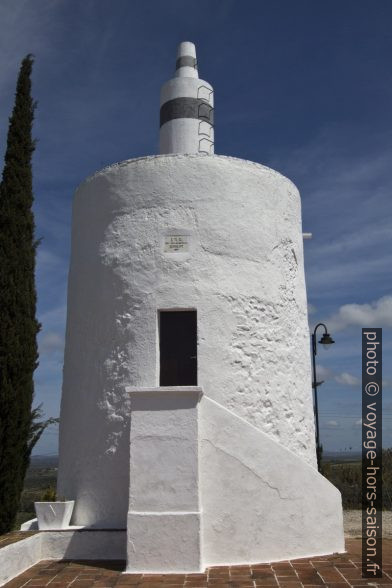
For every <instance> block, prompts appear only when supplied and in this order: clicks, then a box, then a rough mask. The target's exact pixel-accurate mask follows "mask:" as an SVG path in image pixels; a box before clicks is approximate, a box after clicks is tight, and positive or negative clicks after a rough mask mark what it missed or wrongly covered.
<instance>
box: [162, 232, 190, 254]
mask: <svg viewBox="0 0 392 588" xmlns="http://www.w3.org/2000/svg"><path fill="white" fill-rule="evenodd" d="M164 251H165V253H178V252H183V251H184V252H185V251H189V235H166V236H165V247H164Z"/></svg>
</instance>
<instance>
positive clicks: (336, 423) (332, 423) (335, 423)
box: [325, 421, 339, 428]
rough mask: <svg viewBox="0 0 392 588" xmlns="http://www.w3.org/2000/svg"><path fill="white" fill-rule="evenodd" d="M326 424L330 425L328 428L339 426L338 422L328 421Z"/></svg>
mask: <svg viewBox="0 0 392 588" xmlns="http://www.w3.org/2000/svg"><path fill="white" fill-rule="evenodd" d="M325 424H326V425H328V427H334V428H335V427H338V426H339V423H338V421H326V423H325Z"/></svg>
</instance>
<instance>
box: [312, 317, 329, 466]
mask: <svg viewBox="0 0 392 588" xmlns="http://www.w3.org/2000/svg"><path fill="white" fill-rule="evenodd" d="M319 327H324V334H323V336H322V337H321V339H320V341H319V343H321V345H323V347H324V349H329V345H332V343H335V341H334V340H333V339H332V337H331V335H330V334H329V333H328V330H327V327H326V326H325V325H324V323H318V324H317V325H316V326H315V328H314V331H313V334H312V353H313V384H312V387H313V390H314V413H315V421H316V454H317V468H318V470H319V471H320V466H321V445H320V430H319V418H318V403H317V387H318V386H321V384H322V383H323V382H322V381H321V382H318V381H317V375H316V355H317V340H316V331H317V329H318V328H319Z"/></svg>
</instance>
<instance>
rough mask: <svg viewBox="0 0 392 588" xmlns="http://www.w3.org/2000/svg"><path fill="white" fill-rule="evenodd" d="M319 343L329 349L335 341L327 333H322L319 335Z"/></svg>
mask: <svg viewBox="0 0 392 588" xmlns="http://www.w3.org/2000/svg"><path fill="white" fill-rule="evenodd" d="M319 343H321V345H322V346H323V347H324V349H329V346H330V345H332V343H335V341H334V340H333V339H332V337H331V335H330V334H329V333H324V335H323V336H322V337H321V339H320V341H319Z"/></svg>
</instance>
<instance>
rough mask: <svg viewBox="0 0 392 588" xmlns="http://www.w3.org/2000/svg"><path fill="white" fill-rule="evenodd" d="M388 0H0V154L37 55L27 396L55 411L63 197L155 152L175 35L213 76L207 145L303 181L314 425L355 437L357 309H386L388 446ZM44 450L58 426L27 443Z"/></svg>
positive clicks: (48, 450) (324, 436) (391, 387)
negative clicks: (318, 330)
mask: <svg viewBox="0 0 392 588" xmlns="http://www.w3.org/2000/svg"><path fill="white" fill-rule="evenodd" d="M391 22H392V3H391V2H390V0H377V2H372V1H371V0H366V1H365V0H328V2H322V1H321V0H241V1H240V0H199V1H198V2H194V1H191V2H190V1H188V0H181V1H180V0H166V1H165V2H163V1H161V0H132V1H131V0H111V1H110V2H108V1H107V0H24V1H23V0H2V1H1V3H0V155H1V158H2V157H3V153H4V149H5V141H6V132H7V125H8V117H9V115H10V113H11V110H12V106H13V100H14V91H15V82H16V76H17V72H18V69H19V65H20V61H21V60H22V58H23V57H24V56H25V55H26V54H27V53H33V54H34V55H35V64H34V71H33V95H34V98H35V99H36V100H37V101H38V107H37V111H36V120H35V124H34V136H35V137H36V138H37V139H38V142H37V148H36V152H35V155H34V189H35V198H36V201H35V215H36V223H37V237H42V244H41V246H40V248H39V253H38V264H37V287H38V312H39V319H40V321H41V322H42V332H41V334H40V337H39V339H40V366H39V368H38V370H37V371H36V377H35V381H36V403H40V402H42V403H43V407H44V409H45V413H46V414H47V415H48V416H57V415H58V412H59V404H60V393H61V378H62V360H63V345H64V328H65V313H66V280H67V271H68V261H69V249H70V213H71V202H72V195H73V192H74V190H75V188H76V186H77V185H78V184H79V183H80V182H81V181H82V180H83V179H84V178H85V177H86V176H87V175H89V174H91V173H93V172H94V171H96V170H97V169H100V168H101V167H103V166H105V165H107V164H110V163H113V162H116V161H121V160H124V159H129V158H132V157H138V156H143V155H148V154H152V153H157V152H158V138H159V90H160V86H161V85H162V83H163V82H164V81H166V80H167V79H168V78H169V77H171V76H172V74H173V72H174V65H175V52H176V47H177V44H178V43H179V42H180V41H185V40H187V41H193V42H194V43H196V47H197V52H198V61H199V72H200V76H201V77H202V78H204V79H206V80H207V81H209V82H210V83H211V84H212V85H213V86H214V90H215V139H216V140H215V151H216V152H217V153H219V154H225V155H234V156H236V157H241V158H244V159H250V160H253V161H257V162H259V163H262V164H264V165H267V166H270V167H272V168H274V169H277V170H279V171H280V172H282V173H283V174H285V175H287V176H288V177H289V178H290V179H291V180H293V181H294V183H295V184H296V185H297V186H298V188H299V190H300V192H301V196H302V208H303V229H304V231H309V232H312V233H313V239H312V240H311V241H305V243H304V245H305V271H306V280H307V288H308V301H309V310H310V314H309V321H310V325H311V326H312V327H314V325H315V324H316V323H317V322H318V321H323V322H326V323H327V325H328V327H329V329H330V331H331V333H332V335H333V336H334V338H335V340H336V344H335V345H334V346H333V347H332V348H331V349H330V350H329V351H328V352H326V351H324V350H323V349H322V348H320V351H319V354H318V357H317V360H318V366H319V375H320V378H321V379H324V380H325V383H324V384H323V385H322V386H321V387H320V389H319V404H320V428H321V440H322V442H323V444H324V447H325V449H327V450H340V449H342V450H344V449H345V448H349V447H352V448H353V450H354V449H355V450H359V449H360V439H361V427H360V422H359V421H360V418H361V387H360V377H361V327H365V326H373V327H374V326H376V327H383V329H384V331H383V336H384V346H383V350H384V380H385V382H384V416H385V418H384V425H385V427H384V445H385V446H392V426H391V425H392V392H391V391H392V367H391V361H390V358H391V350H392V336H391V327H392V280H391V267H392V194H391V192H392V190H391V189H392V163H391V162H392V109H391V104H392V67H391V55H392V32H391V26H390V23H391ZM56 452H57V431H56V428H55V427H51V429H50V430H49V431H48V432H47V433H46V434H45V435H44V436H43V438H42V440H41V441H40V442H39V444H38V445H37V446H36V449H35V453H36V454H55V453H56Z"/></svg>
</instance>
